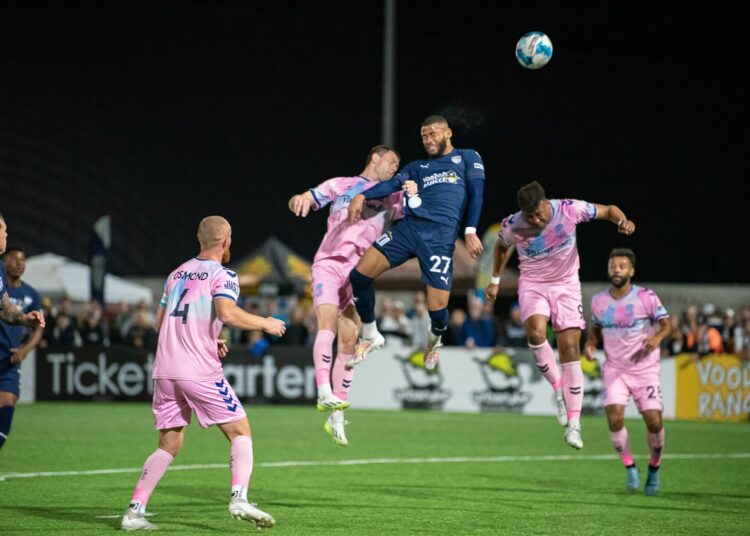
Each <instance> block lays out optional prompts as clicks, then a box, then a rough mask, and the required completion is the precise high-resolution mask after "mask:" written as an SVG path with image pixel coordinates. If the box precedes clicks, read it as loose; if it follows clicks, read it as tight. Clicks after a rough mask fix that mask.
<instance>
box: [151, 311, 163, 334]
mask: <svg viewBox="0 0 750 536" xmlns="http://www.w3.org/2000/svg"><path fill="white" fill-rule="evenodd" d="M164 313H165V310H164V307H161V306H159V309H157V311H156V318H155V319H154V329H155V330H156V332H157V333H159V331H161V325H162V324H163V323H164Z"/></svg>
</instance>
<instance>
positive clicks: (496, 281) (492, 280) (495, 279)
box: [490, 275, 500, 285]
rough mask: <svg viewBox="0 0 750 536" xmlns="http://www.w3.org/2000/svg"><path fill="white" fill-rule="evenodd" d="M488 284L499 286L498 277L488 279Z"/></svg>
mask: <svg viewBox="0 0 750 536" xmlns="http://www.w3.org/2000/svg"><path fill="white" fill-rule="evenodd" d="M490 283H492V284H493V285H499V284H500V276H499V275H498V276H494V275H493V276H492V278H491V279H490Z"/></svg>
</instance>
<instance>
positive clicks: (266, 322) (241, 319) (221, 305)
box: [214, 298, 286, 337]
mask: <svg viewBox="0 0 750 536" xmlns="http://www.w3.org/2000/svg"><path fill="white" fill-rule="evenodd" d="M214 307H216V316H217V318H218V319H219V320H221V321H222V322H223V323H225V324H229V325H230V326H232V327H235V328H238V329H243V330H253V329H261V330H263V331H265V332H266V333H268V334H270V335H276V336H277V337H281V336H282V335H283V334H284V332H285V331H286V325H285V324H284V322H283V321H282V320H279V319H278V318H273V317H271V316H268V317H265V318H264V317H262V316H257V315H254V314H250V313H248V312H246V311H243V310H242V309H241V308H240V307H237V304H236V303H234V301H232V300H230V299H228V298H216V299H214Z"/></svg>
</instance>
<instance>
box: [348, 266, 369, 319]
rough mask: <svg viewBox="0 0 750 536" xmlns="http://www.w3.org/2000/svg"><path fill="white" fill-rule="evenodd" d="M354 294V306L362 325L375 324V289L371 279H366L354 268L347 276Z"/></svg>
mask: <svg viewBox="0 0 750 536" xmlns="http://www.w3.org/2000/svg"><path fill="white" fill-rule="evenodd" d="M349 281H351V282H352V291H353V292H354V306H355V307H356V308H357V312H358V313H359V317H360V318H361V319H362V322H363V323H364V324H369V323H370V322H375V287H373V286H372V278H370V277H367V276H366V275H363V274H361V273H359V272H358V271H357V269H356V268H354V269H353V270H352V271H351V273H350V274H349Z"/></svg>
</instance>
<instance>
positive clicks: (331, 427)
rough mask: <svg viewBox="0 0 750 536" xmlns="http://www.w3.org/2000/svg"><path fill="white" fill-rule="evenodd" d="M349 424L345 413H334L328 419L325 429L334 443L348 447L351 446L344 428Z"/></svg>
mask: <svg viewBox="0 0 750 536" xmlns="http://www.w3.org/2000/svg"><path fill="white" fill-rule="evenodd" d="M347 424H349V421H345V420H344V412H343V411H334V412H332V413H331V415H330V416H329V417H328V419H326V422H325V424H324V425H323V429H324V430H325V431H326V433H328V435H329V436H331V439H333V442H334V443H336V444H337V445H341V446H342V447H346V446H348V445H349V440H348V439H346V433H345V431H344V426H345V425H347Z"/></svg>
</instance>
